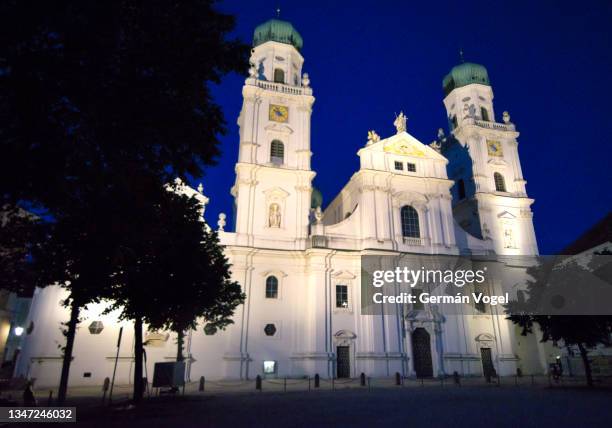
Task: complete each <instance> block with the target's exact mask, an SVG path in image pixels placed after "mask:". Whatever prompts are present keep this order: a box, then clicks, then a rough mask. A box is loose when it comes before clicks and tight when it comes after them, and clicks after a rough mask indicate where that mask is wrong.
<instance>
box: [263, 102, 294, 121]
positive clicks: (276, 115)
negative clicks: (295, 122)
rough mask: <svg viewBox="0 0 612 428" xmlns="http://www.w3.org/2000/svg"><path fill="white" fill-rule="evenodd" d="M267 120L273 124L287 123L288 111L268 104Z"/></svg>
mask: <svg viewBox="0 0 612 428" xmlns="http://www.w3.org/2000/svg"><path fill="white" fill-rule="evenodd" d="M268 113H269V118H270V120H273V121H275V122H287V120H289V109H288V108H287V107H285V106H279V105H276V104H270V110H269V112H268Z"/></svg>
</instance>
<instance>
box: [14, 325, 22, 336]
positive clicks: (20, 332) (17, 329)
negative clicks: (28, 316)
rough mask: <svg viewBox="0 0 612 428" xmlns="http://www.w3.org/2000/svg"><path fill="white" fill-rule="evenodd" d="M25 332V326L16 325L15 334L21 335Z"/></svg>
mask: <svg viewBox="0 0 612 428" xmlns="http://www.w3.org/2000/svg"><path fill="white" fill-rule="evenodd" d="M22 334H23V327H21V326H17V327H15V336H21V335H22Z"/></svg>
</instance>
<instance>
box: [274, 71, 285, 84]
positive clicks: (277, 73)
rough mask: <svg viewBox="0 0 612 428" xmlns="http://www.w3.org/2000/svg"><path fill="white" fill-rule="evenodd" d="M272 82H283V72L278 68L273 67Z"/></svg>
mask: <svg viewBox="0 0 612 428" xmlns="http://www.w3.org/2000/svg"><path fill="white" fill-rule="evenodd" d="M274 82H275V83H285V72H284V71H283V70H281V69H280V68H275V69H274Z"/></svg>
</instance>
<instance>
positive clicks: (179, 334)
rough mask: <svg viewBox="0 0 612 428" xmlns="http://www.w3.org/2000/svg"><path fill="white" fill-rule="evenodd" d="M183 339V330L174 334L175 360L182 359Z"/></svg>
mask: <svg viewBox="0 0 612 428" xmlns="http://www.w3.org/2000/svg"><path fill="white" fill-rule="evenodd" d="M184 339H185V332H183V331H179V332H177V336H176V361H183V360H184V359H185V357H183V342H184Z"/></svg>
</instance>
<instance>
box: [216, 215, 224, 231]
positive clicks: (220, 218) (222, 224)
mask: <svg viewBox="0 0 612 428" xmlns="http://www.w3.org/2000/svg"><path fill="white" fill-rule="evenodd" d="M225 219H226V216H225V213H219V221H217V226H218V227H219V228H218V229H217V230H218V231H219V232H224V231H225V224H226V222H225Z"/></svg>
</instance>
